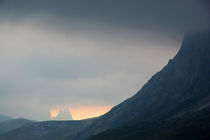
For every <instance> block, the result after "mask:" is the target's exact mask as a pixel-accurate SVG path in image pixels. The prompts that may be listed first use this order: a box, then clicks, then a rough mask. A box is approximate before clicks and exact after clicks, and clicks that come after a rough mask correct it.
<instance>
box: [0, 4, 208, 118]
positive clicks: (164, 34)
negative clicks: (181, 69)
mask: <svg viewBox="0 0 210 140" xmlns="http://www.w3.org/2000/svg"><path fill="white" fill-rule="evenodd" d="M208 25H210V24H209V15H208V12H207V6H206V5H205V4H203V3H202V2H199V1H198V0H190V2H189V0H176V1H175V0H45V1H43V0H0V66H1V68H0V114H4V115H9V116H11V117H25V118H29V119H34V120H48V119H50V109H53V108H63V107H68V108H70V110H71V108H72V110H75V108H83V110H84V107H88V108H91V107H92V108H96V107H97V108H100V107H101V108H104V107H113V106H114V105H117V104H118V103H120V102H121V101H123V100H125V99H126V98H128V97H131V96H132V95H134V94H135V93H136V92H137V91H138V90H139V89H140V88H141V86H142V85H143V84H144V83H145V82H146V81H147V80H149V78H150V77H151V76H152V75H153V74H154V73H156V72H157V71H159V70H160V69H161V68H162V67H163V66H164V65H166V64H167V62H168V60H169V59H170V58H173V56H174V55H175V54H176V52H177V51H178V49H179V48H180V45H181V41H182V39H183V36H184V34H185V33H186V32H189V31H192V30H197V29H205V28H208ZM81 110H82V109H81ZM78 112H79V111H77V113H78ZM72 115H73V116H74V114H72Z"/></svg>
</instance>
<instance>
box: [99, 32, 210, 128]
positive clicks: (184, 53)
mask: <svg viewBox="0 0 210 140" xmlns="http://www.w3.org/2000/svg"><path fill="white" fill-rule="evenodd" d="M209 105H210V33H209V32H202V33H199V34H193V35H188V36H187V37H185V39H184V41H183V43H182V47H181V49H180V50H179V52H178V54H177V55H176V56H175V57H174V59H173V60H169V63H168V64H167V65H166V66H165V67H164V68H163V69H162V70H161V71H160V72H158V73H157V74H155V75H154V76H153V77H152V78H151V79H150V80H149V81H148V82H147V83H146V84H145V85H144V86H143V88H142V89H141V90H140V91H139V92H138V93H137V94H136V95H135V96H133V97H132V98H130V99H128V100H126V101H125V102H123V103H121V104H119V105H118V106H116V107H114V108H113V109H112V110H111V111H110V112H108V113H107V114H106V115H104V116H103V117H102V118H103V119H104V120H105V123H109V124H110V125H111V126H113V125H120V124H122V123H125V122H126V121H131V120H135V119H136V120H142V121H151V120H157V119H167V118H170V117H175V116H178V115H181V114H183V113H185V112H187V111H190V110H198V109H202V108H205V107H207V106H209Z"/></svg>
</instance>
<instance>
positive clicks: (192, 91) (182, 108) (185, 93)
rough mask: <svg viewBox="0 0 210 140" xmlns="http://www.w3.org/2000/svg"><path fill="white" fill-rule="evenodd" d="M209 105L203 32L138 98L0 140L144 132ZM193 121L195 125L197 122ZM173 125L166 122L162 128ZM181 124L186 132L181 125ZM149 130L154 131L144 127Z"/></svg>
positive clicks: (207, 38) (209, 39)
mask: <svg viewBox="0 0 210 140" xmlns="http://www.w3.org/2000/svg"><path fill="white" fill-rule="evenodd" d="M209 106H210V32H200V33H195V34H190V35H187V36H186V37H185V38H184V41H183V43H182V47H181V49H180V50H179V52H178V54H177V55H176V56H175V57H174V58H173V60H169V62H168V64H167V65H166V66H165V67H164V68H163V69H162V70H161V71H160V72H158V73H156V74H155V75H154V76H153V77H152V78H151V79H150V80H149V81H148V82H147V83H146V84H145V85H144V86H143V87H142V89H141V90H140V91H139V92H138V93H137V94H136V95H134V96H133V97H131V98H129V99H127V100H125V101H124V102H123V103H121V104H119V105H117V106H116V107H114V108H113V109H112V110H111V111H109V112H108V113H106V114H105V115H103V116H101V117H98V118H94V119H89V120H82V121H63V122H40V123H33V124H30V125H27V126H24V127H21V128H19V129H16V130H13V131H10V132H8V133H5V134H3V135H0V139H7V140H10V139H11V140H12V139H14V138H15V139H16V140H19V139H20V140H25V139H31V140H36V139H39V140H47V139H54V140H62V139H65V140H82V139H86V138H88V137H89V136H91V135H95V134H98V133H100V132H103V131H105V130H107V129H110V128H116V127H120V126H123V125H134V124H139V125H138V126H137V128H138V127H140V129H141V127H142V124H144V123H145V122H154V124H155V125H159V123H158V122H162V121H169V122H170V123H171V122H172V123H173V120H174V119H175V120H176V119H177V118H182V119H184V118H185V117H186V114H188V113H189V112H191V113H192V112H194V113H192V114H197V112H199V111H202V110H204V109H205V110H209V109H208V107H209ZM206 112H208V111H206ZM190 116H193V115H190ZM198 116H199V115H198ZM201 116H205V115H201ZM199 117H200V116H199ZM186 118H187V117H186ZM194 118H196V117H194ZM194 118H192V122H193V121H196V119H194ZM200 118H202V117H200ZM170 120H171V121H170ZM184 120H185V119H184ZM198 120H199V118H198ZM170 123H165V124H164V123H163V126H164V125H166V126H168V124H170ZM178 124H180V125H178V127H180V129H183V127H181V126H182V123H178ZM183 124H184V123H183ZM171 126H173V125H171ZM149 127H150V128H152V126H150V125H148V126H145V128H149ZM165 128H167V127H165ZM168 128H171V127H168ZM206 128H207V127H206ZM133 130H138V129H133ZM156 130H157V129H156ZM162 130H165V129H162ZM148 131H149V132H153V131H151V130H150V129H148ZM135 132H136V131H135ZM137 132H138V131H137ZM171 132H172V131H171ZM151 134H152V133H151ZM157 135H158V133H157Z"/></svg>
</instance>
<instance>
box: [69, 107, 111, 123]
mask: <svg viewBox="0 0 210 140" xmlns="http://www.w3.org/2000/svg"><path fill="white" fill-rule="evenodd" d="M111 108H112V107H111V106H89V107H78V108H71V110H70V112H71V114H72V117H73V119H74V120H82V119H87V118H92V117H98V116H100V115H103V114H105V113H106V112H108V111H109V110H110V109H111Z"/></svg>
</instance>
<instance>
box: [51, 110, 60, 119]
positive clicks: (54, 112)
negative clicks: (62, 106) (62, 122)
mask: <svg viewBox="0 0 210 140" xmlns="http://www.w3.org/2000/svg"><path fill="white" fill-rule="evenodd" d="M58 113H59V108H53V109H50V117H51V119H52V118H55V117H56V116H57V115H58Z"/></svg>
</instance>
